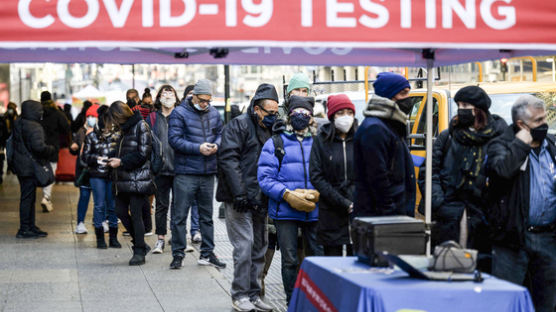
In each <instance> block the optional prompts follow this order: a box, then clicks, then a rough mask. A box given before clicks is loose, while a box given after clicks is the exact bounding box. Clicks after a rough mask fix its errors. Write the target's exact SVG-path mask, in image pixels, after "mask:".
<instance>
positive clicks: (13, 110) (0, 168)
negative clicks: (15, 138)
mask: <svg viewBox="0 0 556 312" xmlns="http://www.w3.org/2000/svg"><path fill="white" fill-rule="evenodd" d="M17 118H18V114H17V105H16V104H15V103H14V102H9V103H8V107H7V110H6V112H5V113H4V122H5V123H6V130H7V133H6V140H7V139H8V138H9V137H10V135H11V134H12V130H13V127H14V123H15V120H16V119H17ZM7 169H8V170H6V174H9V173H10V172H11V171H12V169H11V168H10V165H9V164H8V168H7ZM3 172H4V162H2V164H0V174H3Z"/></svg>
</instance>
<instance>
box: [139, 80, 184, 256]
mask: <svg viewBox="0 0 556 312" xmlns="http://www.w3.org/2000/svg"><path fill="white" fill-rule="evenodd" d="M178 105H179V99H178V94H177V93H176V90H175V89H174V88H173V87H172V86H170V85H163V86H162V87H160V89H159V91H158V94H157V95H156V100H155V104H154V106H155V108H157V109H156V111H154V112H152V113H150V114H149V116H148V117H147V123H148V124H149V126H150V127H151V129H152V131H153V134H154V135H155V136H156V137H157V138H158V140H159V141H160V142H161V143H162V148H163V155H164V161H163V164H162V168H161V169H160V172H159V173H158V174H157V175H156V176H155V178H154V179H155V180H154V181H155V185H156V196H155V198H156V210H155V224H156V235H158V240H157V241H156V243H155V245H154V248H153V251H152V253H153V254H161V253H163V252H164V246H165V241H164V239H165V236H166V234H167V230H166V223H167V220H168V209H169V207H171V206H173V205H174V203H173V195H172V201H170V192H171V190H172V186H173V185H174V150H173V149H172V147H171V146H170V143H168V117H169V116H170V114H171V113H172V111H173V110H174V108H175V107H176V106H178Z"/></svg>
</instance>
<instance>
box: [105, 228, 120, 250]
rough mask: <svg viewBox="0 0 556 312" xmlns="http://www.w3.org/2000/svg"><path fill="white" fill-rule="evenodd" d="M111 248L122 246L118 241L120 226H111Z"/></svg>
mask: <svg viewBox="0 0 556 312" xmlns="http://www.w3.org/2000/svg"><path fill="white" fill-rule="evenodd" d="M108 244H109V245H110V248H122V245H121V244H120V242H118V228H117V227H111V228H110V240H109V242H108Z"/></svg>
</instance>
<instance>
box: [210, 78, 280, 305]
mask: <svg viewBox="0 0 556 312" xmlns="http://www.w3.org/2000/svg"><path fill="white" fill-rule="evenodd" d="M277 115H278V93H277V92H276V88H274V86H273V85H271V84H267V83H263V84H261V85H259V86H258V87H257V91H256V92H255V95H254V96H253V98H252V99H251V103H250V105H249V108H248V109H247V113H246V114H243V115H240V116H239V117H237V118H234V119H232V120H231V121H230V122H229V123H228V124H227V125H226V126H225V127H224V130H223V131H222V144H221V146H220V149H219V152H218V171H219V174H218V190H217V192H216V200H218V201H220V202H224V205H225V209H226V229H227V231H228V237H229V239H230V243H231V244H232V246H233V247H234V251H233V259H234V277H233V281H232V289H231V295H232V307H233V308H234V309H235V310H236V311H251V310H257V311H271V310H272V307H271V306H269V305H268V304H266V303H265V302H264V301H263V300H262V299H261V284H260V277H261V274H262V271H263V267H264V255H265V253H266V248H267V244H268V237H267V231H266V216H267V209H268V208H267V206H268V198H267V197H266V196H265V195H264V194H263V193H262V192H261V189H260V187H259V182H258V181H257V161H258V159H259V155H260V153H261V149H262V147H263V144H264V143H265V142H266V141H267V140H268V139H270V137H271V135H272V126H273V125H274V123H275V121H276V117H277Z"/></svg>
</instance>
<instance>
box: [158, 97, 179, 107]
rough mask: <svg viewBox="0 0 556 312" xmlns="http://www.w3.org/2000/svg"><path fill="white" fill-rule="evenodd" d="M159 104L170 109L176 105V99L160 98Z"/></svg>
mask: <svg viewBox="0 0 556 312" xmlns="http://www.w3.org/2000/svg"><path fill="white" fill-rule="evenodd" d="M160 103H162V105H163V106H164V107H166V108H171V107H173V106H174V104H175V103H176V99H175V98H173V97H161V98H160Z"/></svg>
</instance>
